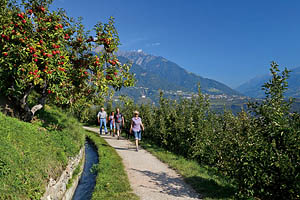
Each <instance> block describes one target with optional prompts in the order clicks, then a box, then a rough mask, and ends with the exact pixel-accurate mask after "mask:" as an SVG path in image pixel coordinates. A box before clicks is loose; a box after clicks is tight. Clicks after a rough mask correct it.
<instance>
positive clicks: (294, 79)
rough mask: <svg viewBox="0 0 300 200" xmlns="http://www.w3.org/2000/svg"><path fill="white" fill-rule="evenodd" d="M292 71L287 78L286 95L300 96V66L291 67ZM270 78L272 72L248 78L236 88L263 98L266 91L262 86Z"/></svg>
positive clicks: (251, 95) (249, 94) (252, 95)
mask: <svg viewBox="0 0 300 200" xmlns="http://www.w3.org/2000/svg"><path fill="white" fill-rule="evenodd" d="M290 71H291V72H290V74H289V75H290V76H289V78H288V79H287V81H288V90H287V91H286V93H285V95H286V96H287V97H294V98H300V67H296V68H293V69H290ZM270 79H271V75H270V74H263V75H260V76H256V77H254V78H252V79H250V80H248V81H247V82H245V83H243V84H241V85H240V86H238V87H237V88H235V89H236V90H237V91H239V92H240V93H242V94H247V96H250V97H254V98H263V97H264V96H265V93H264V91H263V90H262V89H261V88H262V86H263V84H264V83H266V82H267V81H268V80H270Z"/></svg>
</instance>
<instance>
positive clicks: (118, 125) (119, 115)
mask: <svg viewBox="0 0 300 200" xmlns="http://www.w3.org/2000/svg"><path fill="white" fill-rule="evenodd" d="M115 123H116V129H117V135H118V140H119V139H120V133H121V128H122V126H124V124H125V123H124V117H123V115H122V113H120V109H119V108H117V109H116V114H115Z"/></svg>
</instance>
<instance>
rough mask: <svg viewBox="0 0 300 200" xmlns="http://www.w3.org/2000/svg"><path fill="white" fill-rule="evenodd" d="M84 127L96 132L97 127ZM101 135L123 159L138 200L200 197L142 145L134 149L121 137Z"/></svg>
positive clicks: (131, 144)
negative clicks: (137, 149) (139, 199)
mask: <svg viewBox="0 0 300 200" xmlns="http://www.w3.org/2000/svg"><path fill="white" fill-rule="evenodd" d="M84 128H85V129H87V130H90V131H94V132H97V133H99V129H98V128H89V127H84ZM102 137H103V138H104V139H105V140H106V141H107V143H108V144H109V145H111V146H112V147H113V148H115V149H116V151H117V152H118V154H119V155H120V156H121V158H122V159H123V163H124V166H125V170H126V171H127V174H128V178H129V182H130V184H131V187H132V189H133V191H134V193H136V194H137V195H138V196H139V197H140V198H141V199H142V200H189V199H200V198H199V195H198V194H197V193H196V192H195V191H194V190H193V189H192V188H191V187H190V186H189V185H187V184H186V183H185V182H184V181H183V179H182V178H181V177H180V175H178V174H177V173H176V172H175V171H174V170H172V169H170V168H169V167H168V166H167V165H166V164H164V163H162V162H161V161H159V160H158V159H157V158H156V157H154V156H152V155H151V154H150V153H149V152H147V151H145V150H144V149H140V150H139V151H138V152H136V150H135V144H133V143H131V142H129V141H128V140H126V139H124V138H121V139H120V140H117V138H116V137H111V136H108V135H102ZM100 159H101V158H100Z"/></svg>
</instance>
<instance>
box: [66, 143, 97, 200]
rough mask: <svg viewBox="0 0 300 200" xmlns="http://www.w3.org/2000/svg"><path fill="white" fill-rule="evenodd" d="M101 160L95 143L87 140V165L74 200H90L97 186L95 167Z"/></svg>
mask: <svg viewBox="0 0 300 200" xmlns="http://www.w3.org/2000/svg"><path fill="white" fill-rule="evenodd" d="M98 162H99V158H98V153H97V148H96V147H95V145H94V144H93V142H92V141H91V140H90V139H88V138H87V140H86V142H85V163H84V169H83V172H82V175H81V178H80V180H79V183H78V186H77V188H76V191H75V193H74V195H73V198H72V200H90V199H91V198H92V193H93V191H94V187H95V184H96V176H97V173H95V172H93V170H92V168H93V165H95V164H98Z"/></svg>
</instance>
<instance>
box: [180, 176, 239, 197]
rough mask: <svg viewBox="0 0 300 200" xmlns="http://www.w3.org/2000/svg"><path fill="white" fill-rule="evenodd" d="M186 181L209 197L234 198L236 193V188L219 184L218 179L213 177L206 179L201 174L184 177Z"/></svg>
mask: <svg viewBox="0 0 300 200" xmlns="http://www.w3.org/2000/svg"><path fill="white" fill-rule="evenodd" d="M184 180H185V182H186V183H188V184H189V185H191V186H192V187H193V188H195V189H196V190H197V191H198V192H200V193H201V194H202V195H203V196H204V197H209V198H213V199H215V198H221V199H223V198H233V197H234V193H235V188H234V187H232V186H230V185H227V186H222V185H219V184H218V183H217V182H216V181H214V180H212V179H205V178H202V177H200V176H192V177H188V178H185V179H184Z"/></svg>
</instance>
